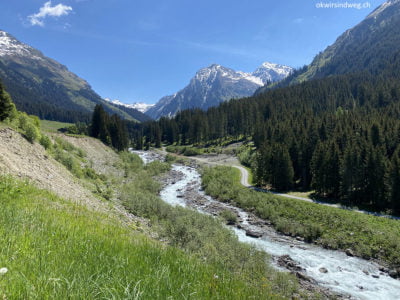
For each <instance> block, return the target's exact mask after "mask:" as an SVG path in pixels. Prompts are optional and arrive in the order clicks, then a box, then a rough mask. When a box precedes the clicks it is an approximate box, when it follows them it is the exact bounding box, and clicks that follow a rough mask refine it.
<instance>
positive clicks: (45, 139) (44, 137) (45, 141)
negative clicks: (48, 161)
mask: <svg viewBox="0 0 400 300" xmlns="http://www.w3.org/2000/svg"><path fill="white" fill-rule="evenodd" d="M39 143H40V145H42V146H43V147H44V148H45V149H46V150H48V149H51V147H52V145H53V144H52V142H51V140H50V138H49V137H48V136H47V135H44V134H43V135H42V136H41V137H40V140H39Z"/></svg>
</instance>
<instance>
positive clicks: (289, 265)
mask: <svg viewBox="0 0 400 300" xmlns="http://www.w3.org/2000/svg"><path fill="white" fill-rule="evenodd" d="M278 265H279V266H281V267H284V268H286V269H288V270H290V271H292V272H299V271H304V269H303V268H302V267H300V266H299V264H298V263H297V262H296V261H294V260H293V259H292V258H291V257H290V256H289V255H282V256H279V257H278Z"/></svg>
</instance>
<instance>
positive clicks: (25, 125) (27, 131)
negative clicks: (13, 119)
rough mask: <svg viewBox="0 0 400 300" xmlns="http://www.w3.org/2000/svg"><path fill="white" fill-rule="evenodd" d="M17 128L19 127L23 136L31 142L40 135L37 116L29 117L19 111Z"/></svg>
mask: <svg viewBox="0 0 400 300" xmlns="http://www.w3.org/2000/svg"><path fill="white" fill-rule="evenodd" d="M18 128H19V129H21V131H22V133H23V134H24V135H25V138H26V139H27V140H28V141H29V142H31V143H33V142H34V141H35V140H37V139H39V137H40V130H39V128H40V121H39V118H38V117H35V116H32V117H30V116H28V115H27V114H26V113H19V116H18Z"/></svg>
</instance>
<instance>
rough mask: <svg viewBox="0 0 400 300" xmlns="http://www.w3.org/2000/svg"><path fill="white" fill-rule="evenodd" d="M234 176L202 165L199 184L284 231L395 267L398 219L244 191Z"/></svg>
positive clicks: (399, 251)
mask: <svg viewBox="0 0 400 300" xmlns="http://www.w3.org/2000/svg"><path fill="white" fill-rule="evenodd" d="M237 174H238V171H237V170H236V169H232V168H229V167H215V168H207V169H204V171H203V175H202V182H203V187H204V188H205V191H206V193H207V194H209V195H211V196H213V197H215V198H217V199H219V200H220V201H223V202H230V203H232V204H233V205H236V206H238V207H241V208H243V209H245V210H247V211H251V212H254V213H255V214H256V215H258V216H259V217H261V218H263V219H268V220H270V221H271V222H272V224H273V225H274V226H275V228H276V229H277V230H278V231H280V232H282V233H284V234H288V235H292V236H302V237H304V238H305V239H306V240H307V241H309V242H315V243H318V244H320V245H322V246H324V247H327V248H331V249H342V250H344V249H348V248H350V249H353V251H354V253H355V254H356V255H358V256H361V257H364V258H378V259H380V260H382V261H385V262H387V263H389V264H392V265H394V266H396V265H400V221H396V220H391V219H386V218H379V217H374V216H369V215H365V214H360V213H357V212H352V211H346V210H342V209H337V208H332V207H327V206H323V205H319V204H313V203H308V202H304V201H301V200H296V199H287V198H283V197H279V196H276V195H272V194H266V193H260V192H256V191H253V190H249V189H247V188H244V187H242V186H239V185H238V184H237Z"/></svg>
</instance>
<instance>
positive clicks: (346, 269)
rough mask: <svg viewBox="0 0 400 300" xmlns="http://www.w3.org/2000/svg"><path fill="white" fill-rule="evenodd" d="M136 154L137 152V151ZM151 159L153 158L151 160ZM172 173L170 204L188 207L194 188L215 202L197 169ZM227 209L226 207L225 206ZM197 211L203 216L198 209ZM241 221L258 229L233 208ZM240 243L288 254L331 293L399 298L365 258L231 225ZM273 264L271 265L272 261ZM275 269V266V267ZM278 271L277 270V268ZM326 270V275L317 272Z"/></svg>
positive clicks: (398, 286)
mask: <svg viewBox="0 0 400 300" xmlns="http://www.w3.org/2000/svg"><path fill="white" fill-rule="evenodd" d="M136 153H138V152H136ZM138 154H139V155H140V157H142V159H143V160H144V161H145V162H149V161H151V160H152V157H149V154H144V153H143V152H140V153H138ZM153 158H154V157H153ZM173 170H174V171H178V172H181V173H182V174H183V177H182V178H181V179H180V180H178V181H176V182H174V183H171V184H168V185H167V186H166V187H165V188H164V189H163V190H162V191H161V193H160V196H161V198H162V199H163V200H164V201H165V202H167V203H169V204H171V205H180V206H185V207H187V206H188V205H187V204H186V201H185V198H184V193H182V192H183V191H184V190H185V188H186V187H189V186H191V187H193V186H194V187H195V188H196V189H197V193H198V194H200V195H202V196H203V198H204V199H206V201H208V202H216V200H214V199H212V198H211V197H209V196H206V195H204V192H202V191H201V189H200V186H201V177H200V174H199V173H198V172H197V170H196V169H194V168H191V167H187V166H180V165H173ZM224 205H225V206H226V207H230V206H229V205H226V204H224ZM196 209H197V210H198V211H200V212H202V213H205V211H203V210H202V209H201V208H198V207H196ZM235 210H236V211H237V212H238V214H239V215H240V217H241V219H242V220H243V223H242V226H247V228H251V229H255V230H256V231H260V230H257V227H256V226H254V225H250V224H249V223H248V222H247V219H248V214H247V213H246V212H245V211H242V210H240V209H237V208H235ZM230 228H232V230H233V231H234V232H235V233H236V235H237V236H238V238H239V240H240V241H241V242H245V243H250V244H253V245H255V247H257V248H258V249H260V250H263V251H265V252H267V253H269V254H271V255H272V256H282V255H289V256H290V257H291V258H292V259H293V260H294V261H296V262H297V263H298V264H299V266H300V267H302V268H303V269H304V270H305V274H306V275H307V276H309V277H311V278H313V279H314V280H315V281H316V282H317V283H318V284H319V285H321V286H323V287H326V288H329V289H331V290H332V291H334V292H338V293H340V294H343V295H350V296H351V297H352V298H354V299H371V300H376V299H385V300H390V299H393V300H394V299H396V300H397V299H400V281H399V280H395V279H393V278H391V277H390V276H388V275H387V274H384V273H381V272H380V271H379V267H380V266H379V265H378V264H376V263H374V262H370V261H367V260H364V259H360V258H356V257H350V256H347V255H346V254H345V253H343V252H341V251H332V250H326V249H323V248H321V247H318V246H316V245H313V244H307V243H304V242H300V241H297V240H295V239H291V240H290V241H289V238H288V237H282V236H281V235H279V234H277V233H272V234H271V233H270V232H268V234H264V235H263V236H262V237H261V238H259V239H256V238H252V237H249V236H246V231H245V230H243V229H238V228H236V227H234V226H230ZM272 264H274V263H273V262H272ZM276 267H277V266H276ZM277 268H279V267H277ZM321 268H325V269H326V270H327V272H326V273H323V272H321V271H320V269H321Z"/></svg>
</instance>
